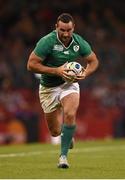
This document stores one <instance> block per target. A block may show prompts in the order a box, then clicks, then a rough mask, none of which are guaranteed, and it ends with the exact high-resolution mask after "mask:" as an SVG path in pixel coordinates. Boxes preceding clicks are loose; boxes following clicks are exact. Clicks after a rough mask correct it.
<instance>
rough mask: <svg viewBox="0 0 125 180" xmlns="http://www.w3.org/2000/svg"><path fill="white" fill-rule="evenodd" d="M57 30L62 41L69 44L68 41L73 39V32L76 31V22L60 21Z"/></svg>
mask: <svg viewBox="0 0 125 180" xmlns="http://www.w3.org/2000/svg"><path fill="white" fill-rule="evenodd" d="M56 30H57V32H58V36H59V39H60V40H61V41H62V43H64V44H65V45H68V43H69V42H70V41H71V37H72V33H73V31H74V24H73V23H72V22H71V21H70V22H68V23H64V22H62V21H59V22H58V24H56Z"/></svg>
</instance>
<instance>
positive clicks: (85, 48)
mask: <svg viewBox="0 0 125 180" xmlns="http://www.w3.org/2000/svg"><path fill="white" fill-rule="evenodd" d="M80 52H81V55H82V56H83V57H86V56H89V55H90V54H91V52H92V49H91V46H90V45H89V43H88V42H87V41H85V40H84V39H81V43H80Z"/></svg>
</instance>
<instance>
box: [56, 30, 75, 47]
mask: <svg viewBox="0 0 125 180" xmlns="http://www.w3.org/2000/svg"><path fill="white" fill-rule="evenodd" d="M55 32H56V36H57V39H58V41H59V42H60V43H61V44H62V45H63V47H64V48H65V49H68V48H69V47H70V46H71V44H72V43H73V42H74V39H73V36H72V41H71V43H70V44H69V46H68V47H66V46H65V45H64V44H63V43H62V41H60V39H59V36H58V32H57V31H56V30H55Z"/></svg>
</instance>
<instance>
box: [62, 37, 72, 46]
mask: <svg viewBox="0 0 125 180" xmlns="http://www.w3.org/2000/svg"><path fill="white" fill-rule="evenodd" d="M61 41H62V43H64V44H66V45H67V44H69V43H70V42H71V37H69V36H66V37H65V36H63V37H61Z"/></svg>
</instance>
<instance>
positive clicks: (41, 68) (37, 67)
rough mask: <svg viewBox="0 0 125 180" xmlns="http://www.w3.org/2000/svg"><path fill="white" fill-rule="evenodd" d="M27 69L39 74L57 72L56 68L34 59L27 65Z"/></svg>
mask: <svg viewBox="0 0 125 180" xmlns="http://www.w3.org/2000/svg"><path fill="white" fill-rule="evenodd" d="M27 69H28V70H29V71H32V72H34V73H38V74H46V73H48V74H56V68H53V67H48V66H45V65H43V64H41V62H35V61H32V62H30V64H28V65H27Z"/></svg>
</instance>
